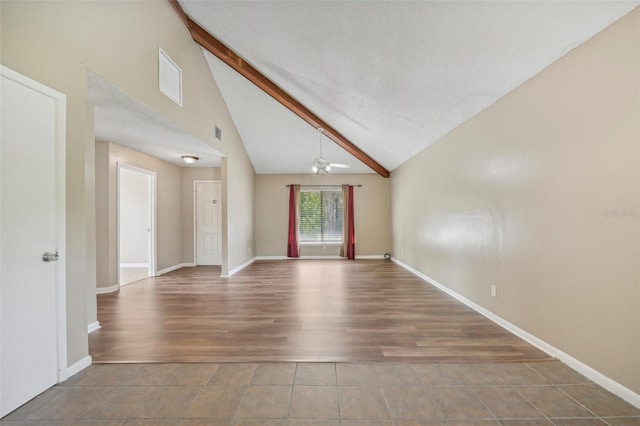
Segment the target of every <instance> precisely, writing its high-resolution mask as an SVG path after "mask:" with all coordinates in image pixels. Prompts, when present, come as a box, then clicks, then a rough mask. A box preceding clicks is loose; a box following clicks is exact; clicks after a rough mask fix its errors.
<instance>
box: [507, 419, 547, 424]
mask: <svg viewBox="0 0 640 426" xmlns="http://www.w3.org/2000/svg"><path fill="white" fill-rule="evenodd" d="M500 423H502V424H503V426H552V425H553V423H551V421H550V420H546V419H507V420H505V419H501V420H500Z"/></svg>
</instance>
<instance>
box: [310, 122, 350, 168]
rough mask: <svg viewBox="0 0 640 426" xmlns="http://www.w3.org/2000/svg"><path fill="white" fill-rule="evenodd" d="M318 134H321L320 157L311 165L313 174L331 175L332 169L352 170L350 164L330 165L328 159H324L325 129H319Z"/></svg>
mask: <svg viewBox="0 0 640 426" xmlns="http://www.w3.org/2000/svg"><path fill="white" fill-rule="evenodd" d="M318 132H319V133H320V156H319V157H318V158H316V159H315V160H313V163H312V165H311V170H312V171H313V173H315V174H317V175H326V174H329V172H330V171H331V168H332V167H335V168H339V169H348V168H350V167H351V166H350V165H348V164H340V163H330V162H329V161H328V160H327V159H326V158H324V157H322V133H323V132H324V129H323V128H322V127H318Z"/></svg>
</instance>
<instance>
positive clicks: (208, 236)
mask: <svg viewBox="0 0 640 426" xmlns="http://www.w3.org/2000/svg"><path fill="white" fill-rule="evenodd" d="M220 204H221V197H220V182H196V265H220V264H221V263H222V222H221V220H222V209H221V205H220Z"/></svg>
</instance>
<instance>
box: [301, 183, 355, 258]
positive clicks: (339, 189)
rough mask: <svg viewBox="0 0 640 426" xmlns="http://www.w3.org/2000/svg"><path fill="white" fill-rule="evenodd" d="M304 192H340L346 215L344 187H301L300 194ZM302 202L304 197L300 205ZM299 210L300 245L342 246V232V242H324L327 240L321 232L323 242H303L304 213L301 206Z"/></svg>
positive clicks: (342, 208) (341, 233)
mask: <svg viewBox="0 0 640 426" xmlns="http://www.w3.org/2000/svg"><path fill="white" fill-rule="evenodd" d="M303 192H319V193H323V192H338V193H340V204H341V210H342V214H343V215H344V199H343V198H342V187H341V186H340V185H336V186H305V187H301V188H300V193H301V195H302V193H303ZM301 202H302V197H301V199H300V203H301ZM298 209H299V211H300V221H299V223H298V236H299V239H300V241H299V244H300V245H301V246H341V245H342V244H343V241H342V238H343V232H342V231H341V232H340V234H339V235H340V240H339V241H336V240H332V241H324V238H325V235H326V234H325V233H324V232H321V234H320V238H322V239H323V240H321V241H310V240H306V241H305V240H303V239H302V232H301V231H300V225H301V223H302V212H301V210H302V209H301V205H300V204H298ZM340 226H343V224H342V223H341V225H340Z"/></svg>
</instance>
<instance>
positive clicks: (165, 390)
mask: <svg viewBox="0 0 640 426" xmlns="http://www.w3.org/2000/svg"><path fill="white" fill-rule="evenodd" d="M200 390H201V388H200V387H198V386H188V387H187V386H158V387H156V388H155V389H154V390H153V393H152V394H151V395H150V397H149V398H147V400H146V401H144V402H143V403H142V405H141V407H140V412H139V414H138V415H139V417H142V418H156V419H163V418H164V419H177V418H181V417H182V416H183V415H184V414H185V412H186V411H187V408H188V407H189V405H190V404H191V402H192V401H193V400H194V399H195V397H196V395H198V393H199V392H200Z"/></svg>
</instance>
